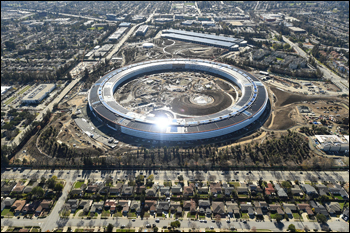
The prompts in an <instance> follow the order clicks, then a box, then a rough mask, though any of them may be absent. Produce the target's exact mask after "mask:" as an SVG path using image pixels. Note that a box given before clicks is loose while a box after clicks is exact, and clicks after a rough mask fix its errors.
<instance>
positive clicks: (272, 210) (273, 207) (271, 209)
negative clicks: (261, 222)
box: [269, 202, 282, 213]
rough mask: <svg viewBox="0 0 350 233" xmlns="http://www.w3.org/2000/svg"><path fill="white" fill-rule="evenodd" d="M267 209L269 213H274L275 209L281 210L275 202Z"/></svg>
mask: <svg viewBox="0 0 350 233" xmlns="http://www.w3.org/2000/svg"><path fill="white" fill-rule="evenodd" d="M269 209H270V212H271V213H276V212H277V209H282V208H281V205H280V204H279V203H278V202H276V203H275V204H270V205H269Z"/></svg>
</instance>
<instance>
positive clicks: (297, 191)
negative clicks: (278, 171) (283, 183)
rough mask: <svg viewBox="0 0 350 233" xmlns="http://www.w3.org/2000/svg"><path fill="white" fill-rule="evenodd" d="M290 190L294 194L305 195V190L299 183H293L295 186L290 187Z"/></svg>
mask: <svg viewBox="0 0 350 233" xmlns="http://www.w3.org/2000/svg"><path fill="white" fill-rule="evenodd" d="M290 191H291V193H292V195H293V196H303V195H304V192H303V190H302V189H301V188H300V186H299V185H293V187H292V188H291V189H290Z"/></svg>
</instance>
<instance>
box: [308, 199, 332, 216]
mask: <svg viewBox="0 0 350 233" xmlns="http://www.w3.org/2000/svg"><path fill="white" fill-rule="evenodd" d="M309 203H310V206H311V208H313V209H314V212H315V214H316V215H317V214H323V215H324V216H326V217H328V216H329V214H328V212H327V209H326V207H324V206H323V205H322V204H320V203H318V202H315V201H310V202H309Z"/></svg>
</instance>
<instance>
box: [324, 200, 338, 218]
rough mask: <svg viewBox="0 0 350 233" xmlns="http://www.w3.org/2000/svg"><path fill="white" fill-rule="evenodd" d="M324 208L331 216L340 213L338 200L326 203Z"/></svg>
mask: <svg viewBox="0 0 350 233" xmlns="http://www.w3.org/2000/svg"><path fill="white" fill-rule="evenodd" d="M326 209H327V211H328V213H329V214H330V215H331V216H336V215H340V214H341V207H340V205H339V203H338V202H330V203H326Z"/></svg>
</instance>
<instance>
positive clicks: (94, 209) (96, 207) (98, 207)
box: [90, 201, 104, 215]
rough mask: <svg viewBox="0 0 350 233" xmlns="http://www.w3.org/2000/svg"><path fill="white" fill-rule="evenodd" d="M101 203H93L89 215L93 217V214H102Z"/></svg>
mask: <svg viewBox="0 0 350 233" xmlns="http://www.w3.org/2000/svg"><path fill="white" fill-rule="evenodd" d="M103 204H104V202H103V201H100V202H94V204H92V206H91V209H90V214H92V215H94V214H95V212H102V210H103Z"/></svg>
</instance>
